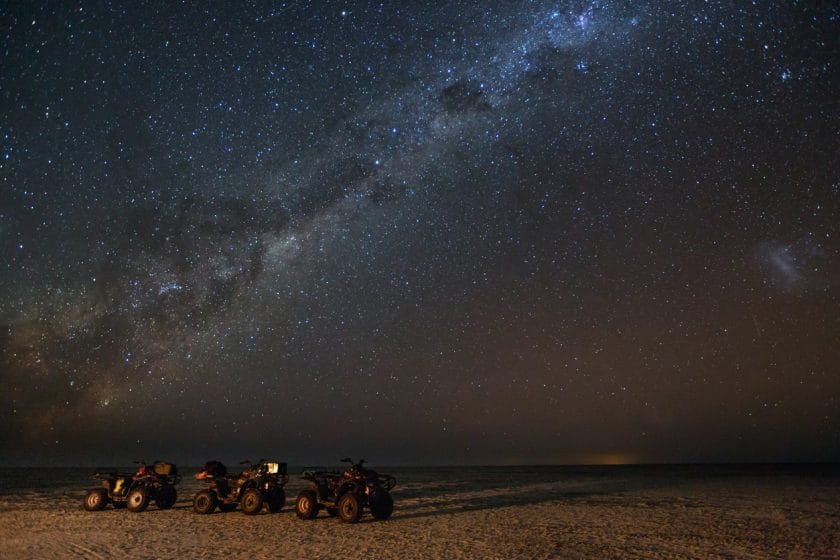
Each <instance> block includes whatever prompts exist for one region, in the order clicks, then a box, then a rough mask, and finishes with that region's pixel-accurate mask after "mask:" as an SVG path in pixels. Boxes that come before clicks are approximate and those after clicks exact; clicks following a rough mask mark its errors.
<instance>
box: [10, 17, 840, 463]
mask: <svg viewBox="0 0 840 560" xmlns="http://www.w3.org/2000/svg"><path fill="white" fill-rule="evenodd" d="M838 30H840V10H838V8H837V7H836V6H833V5H832V4H831V3H821V2H799V3H791V4H789V5H784V6H779V5H777V4H776V3H770V2H754V3H751V4H749V5H744V6H731V5H728V4H726V3H718V2H701V1H690V0H687V1H680V2H668V3H662V2H610V1H601V2H597V1H592V2H577V1H575V2H557V1H555V2H548V1H533V2H526V1H522V2H481V3H469V2H436V3H429V4H426V5H422V6H420V5H418V6H414V5H400V3H393V4H388V3H379V2H359V3H353V2H319V3H309V2H287V3H279V4H278V3H262V2H249V3H247V4H246V5H245V6H240V5H239V4H238V3H220V4H217V5H214V6H207V7H204V6H199V7H184V6H180V5H179V6H176V5H172V6H159V5H156V4H154V3H146V2H131V3H123V4H121V3H119V2H110V1H109V2H104V3H103V2H100V3H81V4H73V5H70V4H64V3H62V4H57V5H51V6H46V5H42V6H26V5H13V6H4V7H2V8H0V34H2V37H3V41H2V44H3V48H2V51H0V252H1V253H2V261H0V262H2V267H0V295H2V298H0V457H2V461H3V462H4V463H8V464H29V463H52V464H62V463H66V464H73V463H79V462H83V463H96V462H103V463H104V462H109V461H110V462H125V461H127V460H131V459H136V458H141V457H145V458H146V459H154V458H156V457H163V456H167V457H172V458H173V459H176V460H178V461H180V462H191V461H192V462H196V463H198V462H201V461H204V460H206V459H207V458H208V457H210V456H212V457H219V458H227V460H234V459H238V458H242V457H246V456H247V457H256V456H258V455H261V454H262V455H263V456H269V455H271V456H275V455H277V456H283V457H284V458H286V459H287V460H289V461H292V462H294V461H299V462H313V461H331V460H334V459H336V458H338V457H339V456H344V455H348V454H350V455H352V456H354V457H355V456H358V455H362V456H366V457H368V458H370V459H371V460H375V461H376V462H377V463H380V464H384V463H424V464H425V463H565V462H586V463H592V462H596V463H597V462H614V461H622V462H627V461H629V462H660V461H668V462H683V461H688V462H691V461H826V460H835V461H836V460H840V413H838V411H840V402H838V401H839V400H840V376H838V369H837V364H838V363H840V335H838V333H840V302H839V301H838V289H840V243H839V242H838V236H840V231H838V230H840V228H838V226H837V224H838V223H840V220H838V218H840V182H838V171H840V133H838V130H840V105H838V102H837V93H836V92H837V86H838V84H839V83H840V79H838V60H840V33H838ZM240 455H241V456H242V457H240Z"/></svg>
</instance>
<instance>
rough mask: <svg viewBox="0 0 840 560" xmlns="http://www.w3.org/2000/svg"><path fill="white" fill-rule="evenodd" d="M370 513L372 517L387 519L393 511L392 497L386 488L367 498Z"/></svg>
mask: <svg viewBox="0 0 840 560" xmlns="http://www.w3.org/2000/svg"><path fill="white" fill-rule="evenodd" d="M368 503H369V504H370V514H371V515H372V516H373V518H374V519H379V520H382V519H388V518H389V517H391V514H392V513H394V498H392V497H391V493H390V492H388V491H387V490H378V491H376V492H374V493H373V494H372V495H371V496H370V498H368Z"/></svg>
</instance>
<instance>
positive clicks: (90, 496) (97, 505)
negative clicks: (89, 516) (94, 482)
mask: <svg viewBox="0 0 840 560" xmlns="http://www.w3.org/2000/svg"><path fill="white" fill-rule="evenodd" d="M107 503H108V492H106V491H105V489H104V488H94V489H93V490H88V492H87V495H86V496H85V509H86V510H88V511H102V510H103V509H105V504H107Z"/></svg>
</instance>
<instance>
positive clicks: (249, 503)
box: [239, 488, 263, 515]
mask: <svg viewBox="0 0 840 560" xmlns="http://www.w3.org/2000/svg"><path fill="white" fill-rule="evenodd" d="M239 507H241V508H242V513H244V514H246V515H256V514H258V513H259V512H260V510H262V507H263V496H262V493H261V492H260V491H259V490H257V489H256V488H248V489H247V490H245V492H244V493H243V494H242V497H241V498H239Z"/></svg>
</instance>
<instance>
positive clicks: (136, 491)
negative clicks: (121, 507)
mask: <svg viewBox="0 0 840 560" xmlns="http://www.w3.org/2000/svg"><path fill="white" fill-rule="evenodd" d="M126 501H127V504H128V511H130V512H132V513H140V512H141V511H145V509H146V508H147V507H149V489H148V488H146V487H145V486H138V487H137V488H133V489H132V490H131V491H130V492H129V493H128V499H127V500H126Z"/></svg>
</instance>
